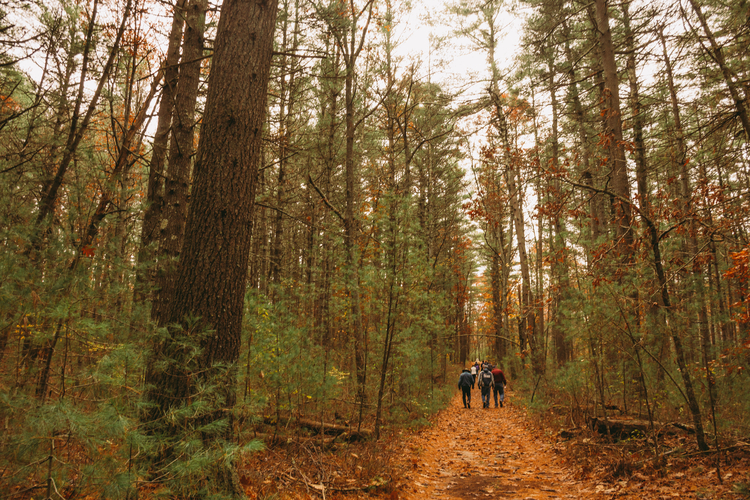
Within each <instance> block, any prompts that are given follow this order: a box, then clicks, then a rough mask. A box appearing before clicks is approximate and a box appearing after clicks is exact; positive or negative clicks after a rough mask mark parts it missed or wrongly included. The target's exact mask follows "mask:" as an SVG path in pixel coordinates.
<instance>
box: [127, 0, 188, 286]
mask: <svg viewBox="0 0 750 500" xmlns="http://www.w3.org/2000/svg"><path fill="white" fill-rule="evenodd" d="M186 3H187V0H177V3H176V4H175V7H174V14H173V15H172V27H171V30H170V32H169V45H168V47H167V55H166V59H165V61H164V63H163V64H162V68H163V69H164V88H163V89H162V92H161V101H160V102H159V110H158V111H157V114H156V116H157V120H156V132H155V133H154V140H153V143H152V145H151V162H150V164H149V171H148V183H147V192H146V203H147V206H146V211H145V212H144V214H143V225H142V227H141V248H140V250H139V253H138V262H139V263H143V262H145V261H148V260H150V257H151V256H150V253H149V252H148V247H149V246H150V245H151V243H153V242H154V241H155V240H156V234H157V227H158V225H159V224H158V221H159V214H160V212H161V198H162V196H163V195H164V160H165V158H166V155H167V144H168V143H169V131H170V129H171V127H172V110H173V109H174V96H175V92H176V89H177V81H178V77H179V73H180V71H179V62H180V42H181V41H182V31H183V27H184V25H185V19H184V15H185V13H184V8H185V4H186ZM145 280H146V277H145V276H144V275H142V274H140V275H139V282H140V283H143V282H145Z"/></svg>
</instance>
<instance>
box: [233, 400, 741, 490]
mask: <svg viewBox="0 0 750 500" xmlns="http://www.w3.org/2000/svg"><path fill="white" fill-rule="evenodd" d="M472 397H473V401H472V402H473V403H474V404H473V405H472V408H471V409H464V408H463V406H462V403H461V398H460V395H458V394H457V395H456V397H454V398H453V400H452V401H451V404H450V405H449V407H448V408H446V409H445V410H443V411H442V412H440V413H439V414H438V415H437V416H436V417H435V418H434V420H433V422H432V425H430V426H429V427H426V428H424V429H423V430H422V431H420V432H416V433H413V434H409V432H408V431H403V432H401V433H398V434H396V435H394V436H391V437H390V438H388V439H384V440H381V441H379V442H377V443H374V442H367V443H353V444H343V445H340V446H336V447H334V448H333V449H331V448H329V449H321V448H320V447H319V446H316V445H315V444H314V442H308V443H307V444H302V445H293V446H287V447H284V448H279V449H275V450H269V451H267V452H264V453H261V454H259V455H255V456H253V458H252V459H251V462H252V463H247V464H246V467H244V468H243V469H244V471H243V472H242V475H243V479H244V481H243V482H244V483H245V484H246V486H247V491H248V495H249V497H250V498H252V499H259V498H277V499H279V500H282V499H294V498H326V499H333V500H335V499H340V500H353V499H355V498H356V499H364V498H370V499H373V498H378V499H390V500H398V499H401V500H417V499H418V500H426V499H427V500H429V499H483V498H492V499H524V500H525V499H569V498H572V499H613V498H618V499H644V500H650V499H671V498H695V499H743V498H750V496H748V495H747V494H745V493H743V492H742V486H741V485H742V484H749V483H750V454H748V448H747V445H745V444H744V443H742V442H740V443H738V444H737V445H735V446H732V447H731V449H730V450H729V451H728V452H726V453H723V454H722V461H721V468H720V473H721V476H722V481H721V482H720V481H719V480H718V479H717V472H716V469H715V458H716V455H715V454H711V455H708V456H702V455H700V454H697V453H695V451H696V449H694V446H693V445H692V441H691V439H692V438H691V437H689V436H687V435H685V436H677V437H674V438H670V439H671V440H670V441H669V442H664V443H662V446H663V447H662V456H663V457H664V458H663V466H662V467H659V468H654V467H653V465H652V464H653V459H652V457H650V455H649V453H650V452H649V449H648V448H646V447H645V446H643V443H638V442H634V441H630V442H619V443H618V442H607V440H606V439H603V438H601V437H599V436H597V435H595V434H592V433H590V432H589V431H583V432H581V433H579V434H577V435H576V436H575V437H574V438H573V439H567V440H563V439H561V438H560V437H559V436H558V433H557V432H556V431H554V430H551V429H546V428H545V427H542V426H539V425H537V424H535V423H532V419H531V418H529V416H528V415H527V413H526V410H525V409H524V408H522V407H519V406H517V405H515V404H514V398H513V393H512V392H510V393H509V395H508V398H507V399H506V403H505V406H504V407H503V408H494V405H492V406H493V407H491V408H489V409H483V408H482V407H481V399H480V396H479V391H478V390H475V391H473V393H472Z"/></svg>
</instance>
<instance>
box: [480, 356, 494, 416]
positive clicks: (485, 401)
mask: <svg viewBox="0 0 750 500" xmlns="http://www.w3.org/2000/svg"><path fill="white" fill-rule="evenodd" d="M477 384H478V385H479V388H480V389H481V390H482V408H489V407H490V390H491V389H492V387H493V386H494V385H495V379H494V378H493V377H492V372H491V371H490V369H489V368H487V367H486V366H485V367H484V370H482V371H481V372H480V373H479V375H478V376H477Z"/></svg>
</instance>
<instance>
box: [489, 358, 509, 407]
mask: <svg viewBox="0 0 750 500" xmlns="http://www.w3.org/2000/svg"><path fill="white" fill-rule="evenodd" d="M492 378H493V379H494V381H495V386H494V387H495V388H494V389H493V390H492V395H493V396H494V398H495V408H497V395H498V394H500V408H502V407H503V401H505V386H506V385H507V384H508V379H506V378H505V374H504V373H503V371H502V370H501V369H500V368H497V367H495V368H494V369H493V370H492Z"/></svg>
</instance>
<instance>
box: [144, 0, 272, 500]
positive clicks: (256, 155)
mask: <svg viewBox="0 0 750 500" xmlns="http://www.w3.org/2000/svg"><path fill="white" fill-rule="evenodd" d="M277 5H278V2H277V0H250V1H248V0H225V1H224V4H223V6H222V10H221V18H220V19H219V24H218V29H217V35H216V42H215V49H214V57H213V63H212V68H211V74H210V77H209V83H208V96H207V99H206V109H205V113H204V116H203V127H202V134H201V138H200V143H199V145H198V151H197V154H196V162H195V170H194V182H193V189H192V199H191V203H190V210H189V212H188V217H187V224H186V227H185V244H184V247H183V250H182V253H181V256H180V262H179V265H178V275H177V276H178V277H177V286H176V288H175V292H174V296H173V299H172V301H171V302H170V307H169V315H168V318H169V321H168V322H167V324H169V325H179V326H174V327H172V328H170V331H169V333H168V335H167V336H166V337H165V338H164V339H163V340H162V342H161V343H159V344H158V345H157V346H155V350H154V353H153V354H152V356H151V358H150V362H149V364H148V367H147V372H146V384H147V390H146V400H147V402H148V403H149V409H148V411H147V413H146V414H145V415H144V416H143V418H144V420H145V421H146V426H147V429H148V430H149V431H150V432H151V433H152V434H157V435H161V436H163V437H164V438H167V439H171V442H173V443H174V442H175V441H179V439H180V437H181V435H182V434H184V433H185V432H189V429H190V428H192V427H193V426H203V429H204V430H203V431H202V432H201V433H200V435H201V436H202V437H203V441H204V445H205V446H211V445H212V444H213V443H214V442H215V441H216V440H217V439H218V440H219V442H221V441H222V440H227V439H228V438H229V437H230V435H231V432H232V425H231V423H232V417H231V415H232V414H231V410H232V408H233V406H234V404H235V400H236V394H235V385H236V380H235V379H236V362H237V360H238V356H239V349H240V334H241V326H242V312H243V302H244V295H245V288H246V286H245V280H246V276H247V268H248V260H249V258H248V257H249V250H250V243H251V241H250V236H251V232H252V228H251V222H252V210H253V197H254V193H255V179H256V175H257V171H258V163H259V161H260V150H261V142H262V131H263V124H264V121H265V113H266V92H267V87H268V79H269V73H270V65H271V55H272V50H273V32H274V28H275V21H276V15H277ZM191 344H192V345H197V346H198V347H199V350H198V351H194V350H192V349H191V348H189V347H188V346H189V345H191ZM204 384H209V385H210V386H211V391H210V397H208V398H206V394H202V393H201V386H203V385H204ZM195 400H202V401H203V402H204V403H205V404H206V405H207V407H205V408H202V409H200V411H198V408H196V414H194V415H191V416H190V417H185V418H184V419H176V420H172V419H170V418H168V415H170V414H171V413H172V412H173V411H179V409H180V408H184V407H186V406H188V405H191V404H193V403H194V401H195ZM222 422H223V423H225V424H227V425H221V423H222ZM209 424H211V425H209ZM167 446H169V445H167ZM173 455H174V451H173V450H172V449H171V448H168V447H167V448H164V449H163V450H162V451H161V452H160V456H159V457H157V459H160V460H169V459H170V457H172V456H173ZM175 458H176V457H175ZM210 476H211V477H212V478H213V480H212V482H213V484H212V490H213V492H214V493H218V492H223V493H225V494H228V495H230V496H234V497H240V496H243V493H242V492H241V487H240V485H239V484H238V482H237V481H235V480H234V479H236V474H232V473H231V470H229V469H226V468H224V467H222V466H221V465H216V466H215V470H214V471H213V472H212V473H211V474H210ZM183 486H184V485H183ZM197 495H200V493H198V494H197Z"/></svg>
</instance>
